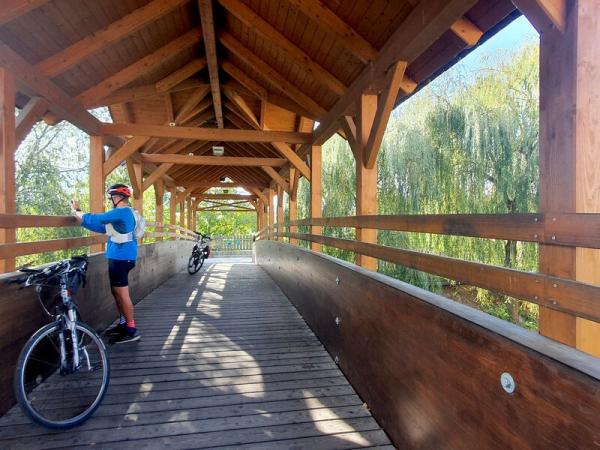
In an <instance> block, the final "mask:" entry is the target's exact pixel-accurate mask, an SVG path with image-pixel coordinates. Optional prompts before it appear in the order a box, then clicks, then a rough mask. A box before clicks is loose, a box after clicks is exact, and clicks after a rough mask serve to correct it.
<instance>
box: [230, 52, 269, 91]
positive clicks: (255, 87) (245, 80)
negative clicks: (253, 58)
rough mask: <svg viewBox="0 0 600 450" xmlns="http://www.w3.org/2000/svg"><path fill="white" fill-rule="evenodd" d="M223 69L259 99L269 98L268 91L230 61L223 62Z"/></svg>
mask: <svg viewBox="0 0 600 450" xmlns="http://www.w3.org/2000/svg"><path fill="white" fill-rule="evenodd" d="M221 68H222V69H223V70H224V71H225V73H227V74H228V75H229V76H231V77H232V78H234V79H235V80H237V81H238V82H239V83H241V84H242V85H243V86H244V87H245V88H246V89H248V90H249V91H250V92H252V93H254V95H256V96H257V97H258V98H267V95H268V92H267V90H266V89H265V88H264V87H262V86H261V85H260V84H259V83H258V82H256V81H255V80H253V79H252V78H250V77H249V76H248V75H246V73H244V71H243V70H241V69H239V68H238V67H237V66H235V65H234V64H233V63H231V62H230V61H221Z"/></svg>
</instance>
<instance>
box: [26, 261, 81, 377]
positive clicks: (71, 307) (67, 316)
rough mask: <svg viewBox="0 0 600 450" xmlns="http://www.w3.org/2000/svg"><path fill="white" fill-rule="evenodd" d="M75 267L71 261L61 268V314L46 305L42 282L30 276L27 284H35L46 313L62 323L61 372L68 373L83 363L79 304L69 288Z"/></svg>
mask: <svg viewBox="0 0 600 450" xmlns="http://www.w3.org/2000/svg"><path fill="white" fill-rule="evenodd" d="M73 269H74V267H72V266H71V265H70V264H69V263H66V267H64V269H61V272H60V273H59V276H60V279H59V288H60V297H61V302H62V305H63V309H62V311H61V312H60V313H59V314H52V313H51V312H50V311H48V309H46V307H45V306H44V303H43V301H42V298H41V288H42V287H43V286H44V284H42V283H37V282H36V281H35V278H33V279H32V281H31V282H30V279H31V278H28V280H27V282H26V284H25V286H35V287H36V292H37V294H38V299H39V300H40V304H41V305H42V308H43V309H44V310H45V311H46V314H48V315H49V316H51V317H53V318H54V321H55V322H59V323H60V329H61V331H60V333H59V341H60V342H59V349H60V372H61V374H66V373H74V372H75V371H77V369H78V368H79V366H80V364H81V355H80V353H79V335H78V332H77V306H76V304H75V302H74V300H73V296H72V293H71V291H70V289H69V276H70V274H71V272H72V270H73ZM67 330H68V331H69V333H70V335H71V342H70V346H71V352H72V353H71V354H72V358H71V360H69V358H68V348H67V345H68V344H69V343H68V342H67V339H66V338H65V333H64V332H65V331H67ZM87 364H88V368H90V363H89V358H88V363H87Z"/></svg>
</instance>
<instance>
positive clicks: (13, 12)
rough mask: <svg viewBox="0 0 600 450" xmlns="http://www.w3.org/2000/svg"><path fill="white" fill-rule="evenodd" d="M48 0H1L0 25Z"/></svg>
mask: <svg viewBox="0 0 600 450" xmlns="http://www.w3.org/2000/svg"><path fill="white" fill-rule="evenodd" d="M48 1H49V0H2V8H0V26H2V25H4V24H5V23H8V22H10V21H12V20H15V19H18V18H19V17H21V16H24V15H25V14H27V13H28V12H29V11H32V10H34V9H36V8H39V7H40V6H42V5H44V4H46V3H48Z"/></svg>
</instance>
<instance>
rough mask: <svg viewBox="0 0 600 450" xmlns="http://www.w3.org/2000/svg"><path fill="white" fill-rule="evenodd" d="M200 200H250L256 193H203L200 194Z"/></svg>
mask: <svg viewBox="0 0 600 450" xmlns="http://www.w3.org/2000/svg"><path fill="white" fill-rule="evenodd" d="M198 198H199V199H200V200H244V201H250V200H253V199H255V198H256V196H255V195H245V194H202V195H199V196H198Z"/></svg>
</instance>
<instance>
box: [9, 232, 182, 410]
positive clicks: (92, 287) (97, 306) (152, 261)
mask: <svg viewBox="0 0 600 450" xmlns="http://www.w3.org/2000/svg"><path fill="white" fill-rule="evenodd" d="M190 250H191V245H190V243H189V242H188V241H165V242H160V243H156V244H150V245H143V246H140V248H139V252H138V261H137V264H136V267H135V269H134V270H133V271H132V272H131V273H130V275H129V286H130V292H131V298H132V299H133V300H134V302H137V301H139V300H140V299H141V298H143V297H144V296H146V295H148V294H149V293H150V292H152V291H153V290H154V289H156V288H157V287H158V286H159V285H160V284H161V283H163V282H164V281H165V280H167V279H168V278H169V277H171V276H172V275H173V274H175V273H177V272H178V271H180V270H183V269H184V267H185V266H186V263H187V257H188V254H189V251H190ZM13 278H15V274H14V273H13V274H6V275H0V285H2V291H1V292H0V316H1V317H2V318H3V320H2V322H1V323H0V415H1V414H3V413H5V412H6V411H7V410H8V409H10V408H11V407H12V405H14V403H15V400H14V396H13V387H12V386H13V374H14V370H15V364H16V361H17V358H18V356H19V353H20V351H21V349H22V348H23V345H25V342H26V341H27V339H29V337H30V336H31V335H32V334H33V333H34V332H35V330H37V329H38V328H39V327H40V326H42V325H43V324H44V323H46V321H47V319H46V317H45V316H44V314H43V313H42V309H41V307H40V306H39V303H38V301H37V297H36V294H35V292H34V291H33V289H32V288H30V289H25V290H20V289H19V287H18V285H14V284H6V283H7V282H8V281H10V280H11V279H13ZM77 303H78V305H79V310H80V312H81V316H82V317H83V320H84V321H85V322H86V323H88V324H89V325H91V326H92V327H94V328H95V329H96V330H102V329H104V328H105V327H106V326H107V325H109V324H110V323H111V322H112V321H113V320H114V319H116V317H117V312H116V309H115V306H114V300H113V297H112V295H111V293H110V286H109V282H108V269H107V265H106V258H105V256H104V253H96V254H94V255H92V256H91V257H90V263H89V270H88V276H87V286H86V287H85V288H83V289H81V290H80V291H79V293H78V294H77Z"/></svg>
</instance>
